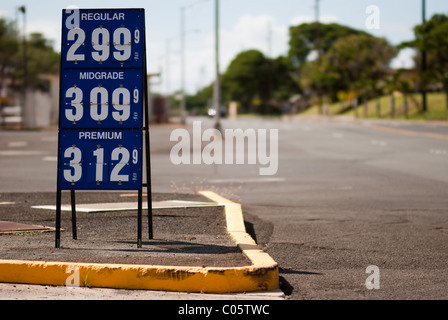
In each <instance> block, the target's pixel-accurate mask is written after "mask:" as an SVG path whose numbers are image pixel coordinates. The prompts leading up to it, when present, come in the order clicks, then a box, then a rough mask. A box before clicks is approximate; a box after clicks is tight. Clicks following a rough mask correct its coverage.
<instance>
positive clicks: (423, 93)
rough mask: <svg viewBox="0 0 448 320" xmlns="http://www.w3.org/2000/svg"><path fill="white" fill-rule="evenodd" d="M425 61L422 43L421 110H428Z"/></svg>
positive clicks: (424, 2) (424, 18)
mask: <svg viewBox="0 0 448 320" xmlns="http://www.w3.org/2000/svg"><path fill="white" fill-rule="evenodd" d="M422 21H423V23H425V22H426V0H422ZM426 61H427V55H426V49H425V47H424V44H423V48H422V70H421V72H422V74H421V77H422V105H423V108H422V109H423V112H426V111H427V110H428V101H427V93H426V80H425V71H426Z"/></svg>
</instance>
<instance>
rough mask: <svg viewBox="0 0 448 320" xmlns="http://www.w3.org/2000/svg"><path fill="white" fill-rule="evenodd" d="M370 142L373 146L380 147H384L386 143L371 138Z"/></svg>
mask: <svg viewBox="0 0 448 320" xmlns="http://www.w3.org/2000/svg"><path fill="white" fill-rule="evenodd" d="M370 143H371V144H373V145H374V146H380V147H386V146H387V145H388V143H387V142H386V141H379V140H371V141H370Z"/></svg>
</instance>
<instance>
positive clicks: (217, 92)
mask: <svg viewBox="0 0 448 320" xmlns="http://www.w3.org/2000/svg"><path fill="white" fill-rule="evenodd" d="M215 61H216V79H215V86H214V90H213V104H214V107H215V110H216V114H215V129H218V130H221V113H220V111H221V110H220V107H221V79H220V75H219V0H215Z"/></svg>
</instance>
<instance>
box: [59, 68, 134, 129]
mask: <svg viewBox="0 0 448 320" xmlns="http://www.w3.org/2000/svg"><path fill="white" fill-rule="evenodd" d="M61 76H62V78H61V97H60V98H61V101H60V105H61V110H60V114H59V117H60V119H59V124H60V128H62V129H85V128H91V129H92V128H102V129H103V128H107V129H112V128H117V129H119V128H120V129H128V128H142V126H143V119H142V118H143V116H142V105H143V102H142V100H143V79H142V72H141V71H140V70H136V69H122V70H114V69H106V70H92V69H75V70H73V69H70V70H65V71H64V73H63V74H62V75H61Z"/></svg>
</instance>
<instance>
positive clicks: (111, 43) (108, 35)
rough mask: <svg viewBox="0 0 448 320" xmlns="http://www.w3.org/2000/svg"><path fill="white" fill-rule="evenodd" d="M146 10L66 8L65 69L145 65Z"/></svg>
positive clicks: (63, 55) (138, 66) (64, 24)
mask: <svg viewBox="0 0 448 320" xmlns="http://www.w3.org/2000/svg"><path fill="white" fill-rule="evenodd" d="M144 34H145V33H144V10H143V9H81V10H64V11H63V14H62V52H61V55H62V68H83V69H86V68H121V67H126V68H142V67H143V59H144V57H143V54H144V39H143V37H144Z"/></svg>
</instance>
